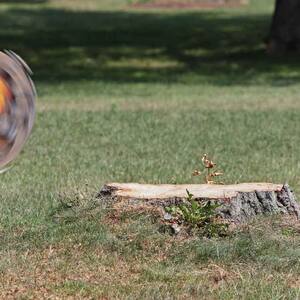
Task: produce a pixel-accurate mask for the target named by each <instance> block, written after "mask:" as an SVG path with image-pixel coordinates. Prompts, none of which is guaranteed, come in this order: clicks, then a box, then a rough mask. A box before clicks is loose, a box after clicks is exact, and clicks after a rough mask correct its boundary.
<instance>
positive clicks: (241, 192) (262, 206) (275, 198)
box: [98, 183, 300, 223]
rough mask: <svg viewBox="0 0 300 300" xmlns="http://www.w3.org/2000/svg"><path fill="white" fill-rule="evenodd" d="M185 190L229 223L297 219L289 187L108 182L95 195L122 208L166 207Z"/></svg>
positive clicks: (183, 197) (299, 213) (181, 199)
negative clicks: (283, 216)
mask: <svg viewBox="0 0 300 300" xmlns="http://www.w3.org/2000/svg"><path fill="white" fill-rule="evenodd" d="M186 190H188V191H189V192H190V193H191V194H193V195H194V198H195V199H196V200H197V201H212V202H214V203H215V202H217V203H219V204H220V207H219V208H217V211H216V212H217V215H218V216H220V217H221V218H224V219H226V220H228V221H230V222H233V223H244V222H247V221H249V220H250V219H251V218H253V217H255V216H258V215H267V214H278V213H281V214H289V215H293V216H295V217H297V218H299V216H300V206H299V204H298V203H297V201H296V197H295V195H294V193H293V191H292V190H291V188H290V187H289V186H288V185H287V184H285V185H282V184H272V183H241V184H234V185H212V184H187V185H172V184H161V185H151V184H138V183H109V184H106V185H104V187H103V188H102V189H101V191H100V192H99V194H98V197H99V198H100V199H101V201H104V202H106V203H107V202H112V203H118V204H119V205H120V204H121V205H122V206H124V207H126V206H156V207H162V208H164V207H167V206H172V205H178V204H181V203H185V202H186V201H187V192H186Z"/></svg>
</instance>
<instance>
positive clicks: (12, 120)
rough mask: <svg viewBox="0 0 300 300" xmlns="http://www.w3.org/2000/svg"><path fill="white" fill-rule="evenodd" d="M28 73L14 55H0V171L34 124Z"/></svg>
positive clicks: (20, 147) (32, 100)
mask: <svg viewBox="0 0 300 300" xmlns="http://www.w3.org/2000/svg"><path fill="white" fill-rule="evenodd" d="M30 74H31V70H30V69H29V67H28V66H27V65H26V63H25V62H24V61H23V60H22V59H21V58H20V57H19V56H18V55H16V54H15V53H14V52H12V51H5V52H0V168H3V167H4V166H5V165H7V164H8V163H9V162H11V161H12V160H13V159H14V158H15V157H16V156H17V155H18V154H19V152H20V151H21V149H22V148H23V146H24V143H25V142H26V140H27V138H28V136H29V134H30V132H31V129H32V126H33V121H34V115H35V108H34V103H35V98H36V91H35V88H34V85H33V82H32V81H31V78H30Z"/></svg>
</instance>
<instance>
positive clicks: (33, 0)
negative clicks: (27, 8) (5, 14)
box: [0, 0, 48, 4]
mask: <svg viewBox="0 0 300 300" xmlns="http://www.w3.org/2000/svg"><path fill="white" fill-rule="evenodd" d="M46 2H48V0H0V3H7V4H14V3H19V4H40V3H46Z"/></svg>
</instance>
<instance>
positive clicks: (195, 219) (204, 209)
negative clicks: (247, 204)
mask: <svg viewBox="0 0 300 300" xmlns="http://www.w3.org/2000/svg"><path fill="white" fill-rule="evenodd" d="M186 192H187V202H186V203H182V204H180V205H177V206H171V207H167V208H166V211H167V212H168V213H169V214H170V215H171V216H172V220H171V222H172V223H174V221H175V222H176V223H177V224H182V225H183V226H184V227H186V229H187V230H188V231H189V232H194V231H196V232H198V233H200V234H201V235H204V236H206V237H215V236H224V235H226V234H227V229H228V224H227V223H224V221H221V220H220V219H219V218H218V217H217V213H216V209H217V208H218V207H220V204H218V203H212V202H211V201H201V202H199V201H197V200H196V199H195V198H194V196H193V194H191V193H190V192H189V191H188V190H187V191H186Z"/></svg>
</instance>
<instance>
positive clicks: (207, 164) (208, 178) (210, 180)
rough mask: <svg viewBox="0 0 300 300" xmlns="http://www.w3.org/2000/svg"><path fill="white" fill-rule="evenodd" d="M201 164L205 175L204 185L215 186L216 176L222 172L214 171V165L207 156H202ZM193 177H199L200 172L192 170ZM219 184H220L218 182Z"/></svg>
mask: <svg viewBox="0 0 300 300" xmlns="http://www.w3.org/2000/svg"><path fill="white" fill-rule="evenodd" d="M201 161H202V164H203V166H204V168H205V169H206V175H205V183H206V184H215V183H216V182H215V180H214V179H215V178H216V177H218V176H221V175H223V173H222V172H217V171H214V170H213V169H214V168H215V167H216V165H217V164H216V163H214V162H213V161H212V160H211V159H210V158H209V157H208V155H207V154H204V155H203V157H202V159H201ZM192 175H193V176H200V175H202V172H201V171H199V170H194V172H193V173H192ZM218 183H219V184H222V182H218Z"/></svg>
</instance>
